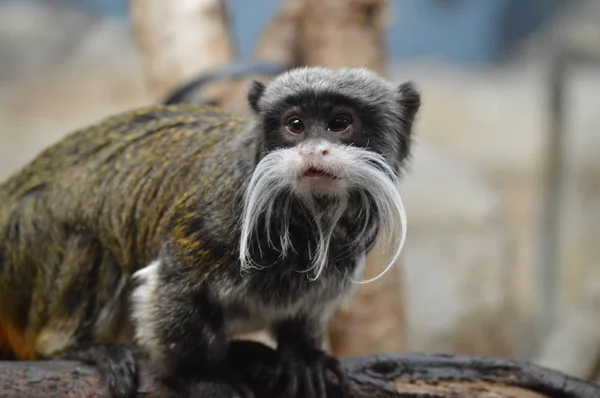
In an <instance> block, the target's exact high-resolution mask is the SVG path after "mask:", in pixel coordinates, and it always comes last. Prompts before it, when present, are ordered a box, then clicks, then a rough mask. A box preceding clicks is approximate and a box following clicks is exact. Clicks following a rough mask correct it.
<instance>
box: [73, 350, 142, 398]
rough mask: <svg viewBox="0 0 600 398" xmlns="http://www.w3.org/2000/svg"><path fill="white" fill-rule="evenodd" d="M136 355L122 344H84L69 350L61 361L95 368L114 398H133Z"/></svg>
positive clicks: (134, 394)
mask: <svg viewBox="0 0 600 398" xmlns="http://www.w3.org/2000/svg"><path fill="white" fill-rule="evenodd" d="M136 355H137V353H136V352H135V349H134V348H133V347H129V346H127V345H124V344H118V343H106V344H85V345H79V346H77V347H76V348H74V349H72V350H69V351H68V352H66V353H65V354H63V355H61V359H66V360H74V361H80V362H82V363H84V364H86V365H90V366H93V367H95V368H96V370H97V371H98V373H99V374H100V378H101V379H102V380H103V381H104V382H105V383H106V384H107V385H108V387H109V388H110V390H111V392H112V395H113V397H114V398H133V397H136V396H137V388H138V366H137V360H136Z"/></svg>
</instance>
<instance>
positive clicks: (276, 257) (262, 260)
mask: <svg viewBox="0 0 600 398" xmlns="http://www.w3.org/2000/svg"><path fill="white" fill-rule="evenodd" d="M292 213H294V211H292ZM294 216H296V217H294ZM292 218H293V219H295V220H297V221H294V220H292V222H291V224H292V225H291V227H290V229H289V231H288V232H289V235H290V239H291V242H292V245H293V250H290V251H289V252H288V253H287V254H286V255H285V256H282V254H281V251H280V248H279V247H278V246H277V241H276V240H275V239H273V242H275V243H274V244H273V245H269V244H267V239H266V237H265V235H264V234H263V235H262V236H261V234H260V233H259V236H258V239H257V241H255V242H254V245H255V250H254V252H255V253H256V258H255V260H256V262H257V264H258V265H259V268H257V269H250V270H244V271H241V268H240V263H239V260H238V254H239V251H238V246H237V240H236V239H232V240H223V241H221V240H215V241H211V240H207V239H205V240H204V241H203V242H204V244H205V245H206V246H205V247H207V248H210V252H211V253H214V254H215V255H216V256H217V258H220V259H221V260H218V259H214V260H213V261H215V263H220V264H226V266H223V268H222V269H223V270H225V272H212V273H211V276H210V277H211V281H210V282H209V283H207V284H206V286H207V288H208V290H209V291H210V292H209V295H210V296H212V297H214V301H215V302H218V303H219V305H220V306H221V307H222V310H223V315H224V320H225V327H226V329H227V334H229V335H232V334H236V333H244V332H250V331H254V330H257V329H261V328H265V327H269V326H270V325H272V324H273V323H274V322H277V321H279V320H282V319H286V318H294V317H298V316H299V317H302V316H308V315H310V316H314V314H322V315H323V317H326V316H328V315H330V314H331V312H332V311H333V309H334V307H335V306H336V305H337V304H339V303H340V301H341V300H343V299H345V298H346V297H347V296H349V295H350V294H351V293H352V291H353V288H354V287H355V286H356V285H355V284H353V280H354V281H356V280H360V276H361V272H362V270H363V267H364V265H365V260H364V257H365V248H366V247H368V246H369V245H370V244H371V243H372V241H373V239H374V236H375V227H374V226H372V228H371V229H370V233H369V234H368V235H365V239H363V240H359V242H358V244H357V243H356V241H355V239H354V238H355V237H356V236H355V234H356V233H357V231H356V229H358V228H359V227H360V225H359V223H356V219H355V213H354V212H353V211H351V210H350V209H349V211H348V215H347V216H346V217H342V219H340V220H338V224H337V225H336V227H335V228H334V229H333V233H332V239H331V242H330V247H329V253H328V259H329V260H328V264H327V266H326V267H325V269H324V270H323V272H322V273H321V275H320V276H319V277H318V278H316V279H314V280H311V278H309V276H310V275H311V274H310V272H309V271H310V269H309V268H310V264H311V258H312V256H313V255H314V248H315V246H316V243H317V242H316V238H315V231H314V229H313V227H314V226H312V225H311V224H310V223H307V222H306V218H305V217H303V216H301V215H299V214H292ZM353 218H354V219H353ZM196 225H197V226H198V224H196ZM206 228H210V226H202V227H199V232H198V236H202V235H203V233H202V231H205V230H207V229H206ZM259 228H260V229H261V230H263V229H264V230H266V229H265V228H264V225H260V224H259ZM271 233H272V234H273V235H275V236H277V235H278V234H279V233H281V231H279V230H278V228H277V226H276V225H274V226H272V227H271ZM217 253H220V254H217ZM198 266H201V264H200V263H198Z"/></svg>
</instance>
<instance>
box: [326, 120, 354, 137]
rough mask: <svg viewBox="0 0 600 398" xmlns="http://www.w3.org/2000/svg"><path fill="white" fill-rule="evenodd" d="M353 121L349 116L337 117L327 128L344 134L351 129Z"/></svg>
mask: <svg viewBox="0 0 600 398" xmlns="http://www.w3.org/2000/svg"><path fill="white" fill-rule="evenodd" d="M351 124H352V120H351V119H350V118H349V117H348V116H336V117H335V118H334V119H333V120H332V121H331V123H329V125H328V126H327V128H328V129H329V130H331V131H333V132H335V133H342V132H344V131H346V130H347V129H348V127H350V125H351Z"/></svg>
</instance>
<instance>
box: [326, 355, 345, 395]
mask: <svg viewBox="0 0 600 398" xmlns="http://www.w3.org/2000/svg"><path fill="white" fill-rule="evenodd" d="M325 355H326V357H325V368H326V369H328V370H329V371H331V372H332V373H333V374H335V376H336V377H337V379H338V383H339V385H340V389H341V390H342V397H343V398H350V396H351V394H350V382H349V381H348V378H347V377H346V372H345V371H344V369H343V368H342V364H341V363H340V361H339V360H338V359H337V358H335V357H332V356H330V355H327V354H325Z"/></svg>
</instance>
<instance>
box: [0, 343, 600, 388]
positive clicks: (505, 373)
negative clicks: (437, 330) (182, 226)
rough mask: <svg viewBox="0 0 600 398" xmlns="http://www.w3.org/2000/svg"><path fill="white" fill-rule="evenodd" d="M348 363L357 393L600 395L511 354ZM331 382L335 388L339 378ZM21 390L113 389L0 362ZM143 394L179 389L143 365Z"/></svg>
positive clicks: (64, 365)
mask: <svg viewBox="0 0 600 398" xmlns="http://www.w3.org/2000/svg"><path fill="white" fill-rule="evenodd" d="M263 347H264V346H263ZM258 350H259V351H261V350H264V348H259V349H258ZM259 355H262V354H259ZM255 359H256V358H252V359H249V361H254V360H255ZM342 363H343V365H344V367H345V368H346V371H347V373H348V376H349V379H350V383H351V386H352V391H353V394H354V397H356V398H362V397H365V398H366V397H372V398H379V397H381V398H383V397H399V396H402V397H405V398H424V397H428V398H443V397H449V396H452V397H465V398H469V397H472V398H492V397H498V396H506V397H509V396H510V397H513V398H542V397H547V398H559V397H560V398H590V397H598V396H600V386H599V385H596V384H593V383H590V382H585V381H582V380H579V379H576V378H573V377H569V376H566V375H564V374H562V373H559V372H555V371H551V370H548V369H545V368H541V367H539V366H536V365H533V364H529V363H524V362H519V361H514V360H508V359H500V358H486V357H467V356H448V355H437V356H434V355H432V356H430V355H391V354H384V355H372V356H363V357H349V358H344V359H342ZM253 376H254V377H255V379H254V380H255V383H256V384H259V383H263V382H264V378H265V377H268V372H266V371H265V368H263V369H262V370H259V371H258V372H257V373H256V374H254V375H253ZM331 384H332V386H331V387H334V386H333V380H332V381H331ZM19 394H23V395H25V396H36V397H38V396H39V397H59V396H60V397H62V396H69V397H101V396H107V394H108V389H107V387H106V386H105V385H104V384H103V383H102V381H100V380H99V378H98V376H97V374H96V372H95V370H94V369H93V368H91V367H88V366H83V365H81V364H79V363H77V362H58V361H57V362H8V361H6V362H0V397H7V396H10V397H14V396H18V395H19ZM400 394H401V395H400ZM139 396H140V397H141V396H144V397H146V398H163V397H172V396H174V393H173V392H172V391H171V390H169V389H168V388H167V387H165V386H163V385H162V384H161V383H160V381H159V379H158V378H157V377H156V376H155V375H153V374H152V373H151V372H150V370H149V368H148V367H147V366H146V365H143V366H142V371H141V384H140V389H139ZM330 396H331V397H336V396H337V395H336V394H335V389H334V388H331V395H329V394H328V397H330Z"/></svg>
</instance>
